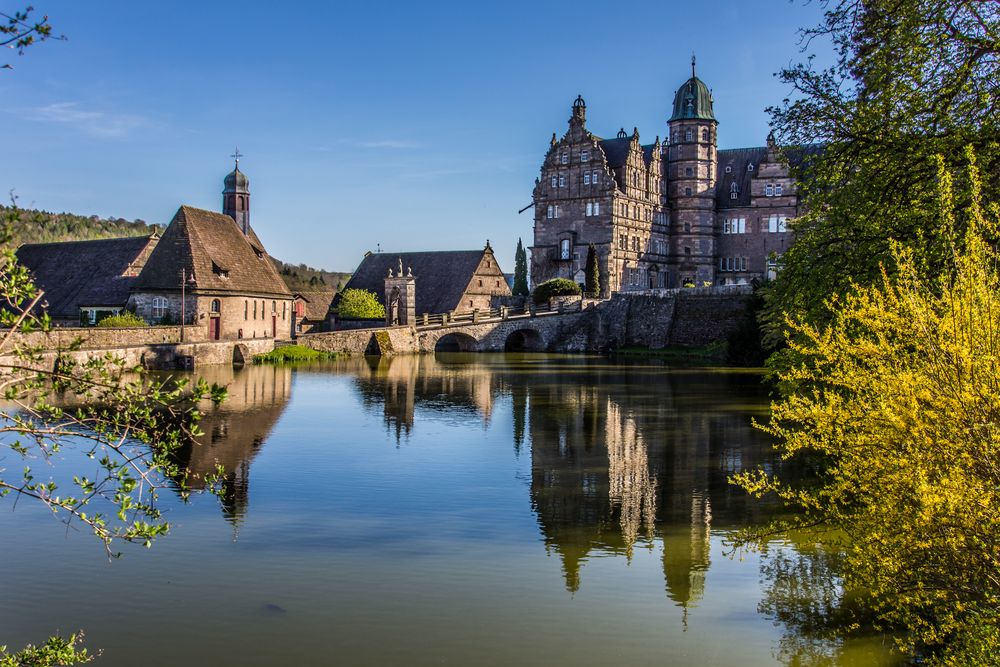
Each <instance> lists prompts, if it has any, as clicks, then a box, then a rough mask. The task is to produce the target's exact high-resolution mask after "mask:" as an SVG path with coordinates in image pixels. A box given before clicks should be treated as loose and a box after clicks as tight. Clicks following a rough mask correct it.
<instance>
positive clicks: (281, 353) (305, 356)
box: [253, 345, 338, 364]
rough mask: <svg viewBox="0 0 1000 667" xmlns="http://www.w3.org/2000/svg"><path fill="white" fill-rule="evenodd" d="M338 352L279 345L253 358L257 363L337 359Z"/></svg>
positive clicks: (288, 362)
mask: <svg viewBox="0 0 1000 667" xmlns="http://www.w3.org/2000/svg"><path fill="white" fill-rule="evenodd" d="M337 356H338V355H337V353H336V352H320V351H319V350H313V349H311V348H308V347H303V346H301V345H286V346H284V347H278V348H275V349H274V350H272V351H270V352H268V353H266V354H258V355H255V356H254V358H253V362H254V363H255V364H291V363H298V362H302V361H320V360H322V359H336V358H337Z"/></svg>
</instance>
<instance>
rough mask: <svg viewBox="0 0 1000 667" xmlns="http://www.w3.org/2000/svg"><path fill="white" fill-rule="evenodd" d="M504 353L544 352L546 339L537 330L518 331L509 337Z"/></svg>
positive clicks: (504, 346) (505, 343) (505, 342)
mask: <svg viewBox="0 0 1000 667" xmlns="http://www.w3.org/2000/svg"><path fill="white" fill-rule="evenodd" d="M503 350H504V352H544V351H545V339H543V338H542V334H540V333H538V331H536V330H535V329H518V330H517V331H512V332H511V333H510V334H508V336H507V340H505V341H504V344H503Z"/></svg>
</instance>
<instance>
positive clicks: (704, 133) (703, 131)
mask: <svg viewBox="0 0 1000 667" xmlns="http://www.w3.org/2000/svg"><path fill="white" fill-rule="evenodd" d="M701 140H702V141H708V128H707V127H703V128H701Z"/></svg>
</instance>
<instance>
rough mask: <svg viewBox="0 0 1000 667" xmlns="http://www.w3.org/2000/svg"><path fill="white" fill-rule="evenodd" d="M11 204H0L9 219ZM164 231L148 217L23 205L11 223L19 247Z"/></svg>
mask: <svg viewBox="0 0 1000 667" xmlns="http://www.w3.org/2000/svg"><path fill="white" fill-rule="evenodd" d="M9 211H10V207H8V206H0V217H2V218H3V219H4V220H6V216H7V214H8V213H9ZM154 230H156V231H160V232H162V231H163V229H162V228H157V227H156V225H149V224H146V222H145V221H144V220H131V221H130V220H126V219H125V218H101V217H98V216H96V215H92V216H90V217H84V216H82V215H73V214H72V213H50V212H49V211H34V210H26V209H19V210H18V217H17V220H16V221H14V222H13V223H12V224H11V226H10V231H11V234H12V238H11V241H12V243H13V245H14V246H15V247H17V246H19V245H21V244H23V243H54V242H56V241H89V240H91V239H111V238H116V237H121V236H148V235H149V234H152V233H153V231H154Z"/></svg>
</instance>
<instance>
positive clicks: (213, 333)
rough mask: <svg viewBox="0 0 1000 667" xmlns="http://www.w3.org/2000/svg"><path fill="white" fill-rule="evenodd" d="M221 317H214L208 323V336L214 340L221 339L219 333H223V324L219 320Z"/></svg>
mask: <svg viewBox="0 0 1000 667" xmlns="http://www.w3.org/2000/svg"><path fill="white" fill-rule="evenodd" d="M220 319H221V318H219V317H213V318H211V319H210V320H209V324H208V327H209V329H208V337H209V338H211V339H212V340H219V335H220V333H221V329H222V326H221V324H220V322H219V320H220Z"/></svg>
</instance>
